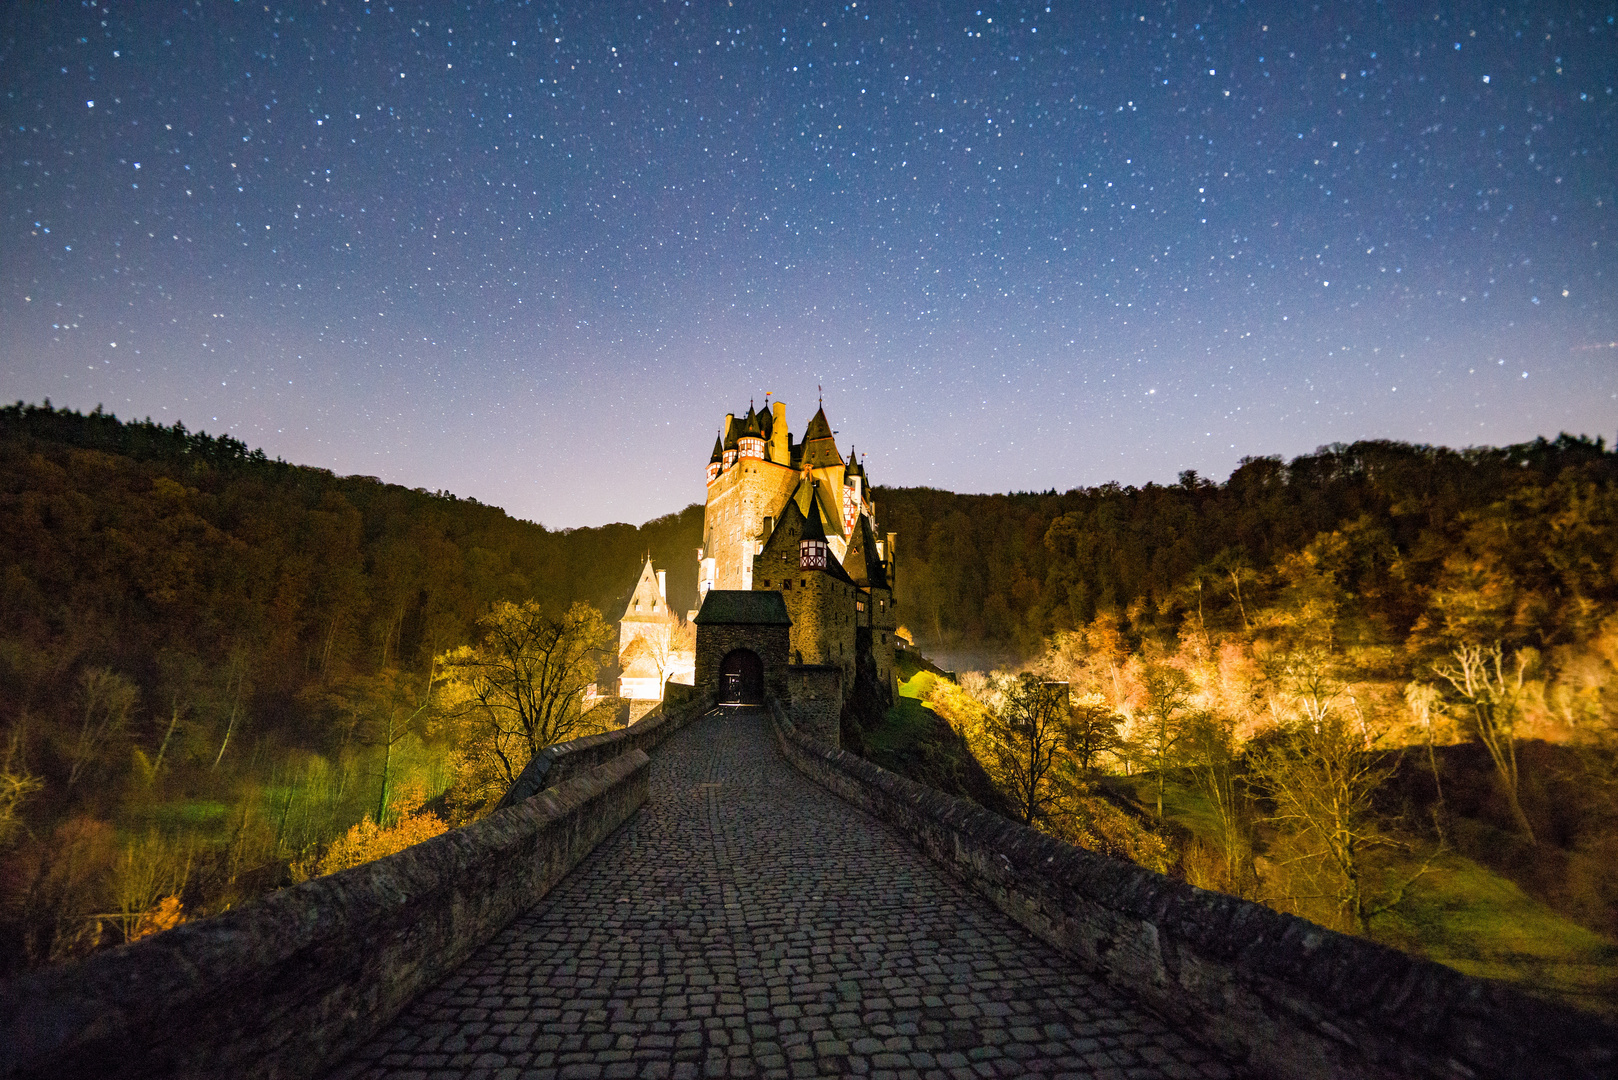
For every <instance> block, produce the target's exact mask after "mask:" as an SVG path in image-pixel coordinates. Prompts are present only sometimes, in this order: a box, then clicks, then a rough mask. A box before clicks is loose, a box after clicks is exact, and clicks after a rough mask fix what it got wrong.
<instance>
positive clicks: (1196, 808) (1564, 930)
mask: <svg viewBox="0 0 1618 1080" xmlns="http://www.w3.org/2000/svg"><path fill="white" fill-rule="evenodd" d="M1108 784H1109V786H1110V787H1112V788H1113V789H1114V790H1125V791H1129V792H1131V794H1132V795H1133V797H1134V798H1135V799H1136V800H1137V801H1138V802H1139V803H1140V804H1141V805H1142V806H1146V805H1147V804H1149V803H1151V802H1152V801H1153V800H1155V798H1156V789H1155V788H1154V787H1153V786H1152V781H1151V779H1150V778H1149V777H1144V776H1135V777H1112V778H1109V780H1108ZM1163 811H1164V817H1166V818H1167V819H1168V821H1169V822H1170V823H1171V824H1172V825H1174V826H1178V827H1179V828H1181V829H1185V830H1187V831H1189V832H1191V833H1192V834H1194V835H1196V836H1197V837H1199V838H1201V839H1202V840H1204V841H1205V842H1207V843H1209V844H1210V845H1213V844H1216V843H1217V836H1218V826H1217V823H1216V820H1215V817H1214V814H1213V809H1212V807H1211V806H1210V805H1209V803H1208V800H1207V799H1206V798H1205V797H1204V796H1203V795H1202V793H1201V792H1199V791H1197V790H1196V789H1195V788H1192V787H1189V786H1186V785H1183V784H1177V783H1172V782H1171V783H1169V784H1168V785H1167V786H1166V789H1165V792H1164V800H1163ZM1419 866H1420V858H1419V857H1418V855H1417V854H1416V853H1405V852H1383V853H1380V856H1379V857H1378V858H1377V859H1376V860H1374V862H1373V871H1374V875H1375V877H1376V878H1379V879H1381V880H1385V881H1400V880H1403V879H1405V878H1408V877H1409V876H1410V875H1411V874H1413V873H1414V872H1415V871H1416V869H1417V868H1418V867H1419ZM1371 936H1372V938H1373V939H1374V940H1376V941H1379V942H1381V943H1383V944H1385V945H1391V946H1393V947H1394V948H1397V949H1402V950H1404V951H1405V952H1409V953H1414V954H1415V955H1417V956H1423V957H1426V958H1427V959H1429V960H1434V961H1437V962H1438V963H1441V964H1445V965H1447V966H1449V967H1452V968H1454V969H1456V970H1457V971H1462V972H1465V973H1466V974H1468V975H1479V976H1483V977H1485V978H1490V979H1500V980H1503V981H1505V982H1510V983H1515V984H1517V985H1518V986H1519V987H1521V988H1522V989H1525V990H1528V991H1530V992H1532V993H1537V994H1541V995H1543V996H1546V997H1550V998H1554V999H1559V1000H1562V1001H1565V1002H1567V1003H1569V1004H1573V1005H1577V1006H1579V1007H1581V1008H1585V1009H1590V1010H1592V1011H1596V1012H1600V1013H1603V1014H1605V1015H1608V1016H1614V1017H1618V942H1614V941H1613V940H1612V939H1610V938H1608V937H1605V936H1603V935H1601V934H1599V933H1597V932H1595V931H1594V930H1591V929H1589V928H1588V927H1585V926H1581V925H1579V924H1578V923H1577V922H1574V921H1573V920H1572V919H1569V918H1567V917H1566V916H1565V915H1562V914H1559V913H1558V912H1556V911H1555V910H1553V909H1552V908H1551V907H1549V906H1548V905H1546V904H1544V903H1542V902H1541V901H1539V900H1536V899H1535V898H1533V897H1532V896H1529V895H1528V894H1527V893H1525V892H1524V891H1523V890H1522V889H1521V888H1519V887H1518V886H1517V885H1516V883H1514V882H1512V881H1511V880H1510V879H1509V878H1506V877H1504V876H1502V875H1500V874H1498V873H1496V872H1494V871H1493V870H1490V869H1489V868H1488V867H1486V866H1483V865H1482V864H1480V863H1478V862H1475V861H1474V860H1472V859H1469V858H1466V857H1465V856H1462V855H1457V854H1453V853H1451V854H1446V855H1443V856H1441V857H1439V858H1438V859H1437V860H1435V861H1434V863H1433V865H1432V867H1431V868H1430V869H1429V870H1428V872H1427V873H1426V874H1425V875H1424V876H1423V877H1421V878H1420V879H1419V880H1417V881H1416V883H1415V884H1414V885H1412V886H1411V887H1410V889H1409V890H1408V891H1407V893H1406V895H1405V898H1404V900H1403V902H1402V903H1400V904H1399V905H1398V906H1397V907H1396V908H1394V909H1393V910H1392V911H1389V912H1386V913H1384V914H1382V915H1379V916H1377V917H1376V919H1375V920H1374V921H1373V922H1372V927H1371Z"/></svg>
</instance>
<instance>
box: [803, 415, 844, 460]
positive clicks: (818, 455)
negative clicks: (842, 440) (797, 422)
mask: <svg viewBox="0 0 1618 1080" xmlns="http://www.w3.org/2000/svg"><path fill="white" fill-rule="evenodd" d="M842 463H843V455H842V454H839V453H838V452H837V440H836V439H835V438H833V436H832V430H831V424H830V422H829V421H827V419H826V410H825V408H824V407H822V408H820V409H817V410H816V411H815V415H814V416H813V417H812V418H811V419H810V420H809V426H808V427H806V428H804V431H803V464H804V466H805V467H807V468H811V469H822V468H825V467H827V466H829V465H841V464H842Z"/></svg>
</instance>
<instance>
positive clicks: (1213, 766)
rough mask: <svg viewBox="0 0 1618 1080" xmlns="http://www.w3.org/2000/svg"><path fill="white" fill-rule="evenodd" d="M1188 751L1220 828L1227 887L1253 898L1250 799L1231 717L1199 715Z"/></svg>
mask: <svg viewBox="0 0 1618 1080" xmlns="http://www.w3.org/2000/svg"><path fill="white" fill-rule="evenodd" d="M1185 741H1186V750H1187V754H1188V756H1189V757H1190V758H1191V760H1192V763H1193V775H1195V777H1196V780H1197V786H1198V787H1200V788H1201V789H1202V792H1203V794H1204V795H1206V796H1207V797H1208V803H1209V805H1210V806H1212V807H1213V811H1214V819H1215V821H1216V822H1217V823H1218V825H1219V848H1220V854H1221V855H1222V856H1223V857H1224V860H1225V883H1224V884H1225V886H1226V887H1227V888H1228V889H1229V891H1230V892H1231V893H1233V894H1235V895H1236V896H1242V897H1251V896H1252V895H1253V894H1254V889H1253V885H1254V884H1255V880H1254V871H1253V845H1252V837H1251V835H1250V830H1249V826H1248V820H1249V819H1248V811H1247V805H1246V804H1247V800H1246V799H1245V798H1244V796H1243V794H1242V791H1241V789H1240V786H1239V778H1238V775H1237V772H1238V768H1237V766H1238V758H1239V756H1238V754H1237V750H1236V740H1235V736H1234V733H1233V731H1232V725H1231V722H1230V720H1229V718H1227V717H1224V716H1220V715H1218V714H1217V713H1211V712H1199V713H1197V714H1196V715H1194V716H1193V717H1192V718H1191V720H1190V723H1189V724H1188V725H1187V731H1186V740H1185Z"/></svg>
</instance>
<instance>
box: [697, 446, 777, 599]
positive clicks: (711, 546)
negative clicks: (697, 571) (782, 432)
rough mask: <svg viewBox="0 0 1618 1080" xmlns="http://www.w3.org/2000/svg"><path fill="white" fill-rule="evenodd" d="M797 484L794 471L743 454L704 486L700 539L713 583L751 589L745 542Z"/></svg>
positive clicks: (747, 544) (751, 538)
mask: <svg viewBox="0 0 1618 1080" xmlns="http://www.w3.org/2000/svg"><path fill="white" fill-rule="evenodd" d="M797 483H798V474H797V472H796V471H795V470H793V469H790V468H787V467H785V466H781V465H776V464H773V463H771V462H767V461H759V460H757V459H756V458H748V459H744V460H742V461H738V462H737V463H736V464H735V465H733V466H731V467H730V469H729V471H727V472H725V473H724V474H723V475H721V476H720V477H719V479H718V480H715V481H714V482H713V483H712V484H711V485H710V486H709V488H708V502H707V508H706V510H705V511H704V513H703V519H702V538H703V552H704V554H705V555H707V556H708V557H709V558H711V559H713V560H714V583H713V587H714V588H716V589H748V588H752V581H751V577H750V575H749V574H748V573H747V570H748V567H749V566H750V565H751V563H750V562H749V560H748V557H747V551H748V550H749V545H751V544H753V543H754V542H755V538H756V537H757V536H758V534H759V530H760V529H761V528H762V526H763V524H764V518H765V517H766V516H768V515H772V514H776V513H777V512H778V511H777V509H776V508H777V507H779V506H780V505H781V504H782V503H784V502H786V498H787V496H788V495H790V494H791V493H792V489H793V488H794V487H795V486H797ZM744 581H745V582H746V583H745V584H744Z"/></svg>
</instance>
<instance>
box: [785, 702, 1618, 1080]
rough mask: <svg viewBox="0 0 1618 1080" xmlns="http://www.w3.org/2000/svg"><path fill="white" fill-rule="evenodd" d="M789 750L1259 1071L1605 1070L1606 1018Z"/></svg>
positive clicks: (842, 763) (1100, 968)
mask: <svg viewBox="0 0 1618 1080" xmlns="http://www.w3.org/2000/svg"><path fill="white" fill-rule="evenodd" d="M771 714H772V716H773V718H774V720H775V724H776V732H777V737H778V741H779V743H780V746H781V750H782V753H783V754H784V755H785V756H786V758H787V760H788V761H789V762H791V763H792V764H793V765H794V766H795V767H796V768H797V769H799V770H800V771H801V772H803V773H804V774H805V775H806V776H808V777H809V778H810V779H812V780H814V781H816V782H817V783H819V784H820V785H821V786H823V787H825V788H827V789H829V790H830V791H832V792H834V793H835V794H837V795H839V796H841V797H842V798H844V799H846V800H847V801H849V802H851V803H853V804H854V805H856V806H859V807H861V808H862V809H864V810H866V811H867V812H869V813H871V814H872V815H874V816H875V817H877V818H879V819H880V820H882V821H885V822H887V823H888V824H889V825H891V826H893V827H894V828H896V829H898V830H899V832H900V833H901V834H903V835H904V836H905V837H907V838H908V839H909V840H910V841H911V842H912V843H914V844H915V845H916V846H917V847H919V848H921V849H922V850H923V851H925V852H926V853H927V854H928V855H930V856H931V857H932V858H933V859H935V860H936V861H937V862H939V863H941V864H942V865H943V866H944V867H945V868H946V869H948V870H950V871H951V872H952V873H953V874H954V875H955V876H956V877H957V878H959V879H960V880H961V881H962V882H964V883H965V884H966V885H967V886H969V887H970V888H972V889H973V890H974V891H975V892H977V893H979V894H980V895H982V896H984V897H985V898H987V899H988V900H989V901H990V902H991V903H993V904H994V905H995V906H996V907H998V908H999V909H1000V910H1001V911H1004V912H1005V913H1006V914H1008V915H1010V916H1011V917H1012V918H1013V919H1015V920H1017V922H1019V923H1021V924H1022V925H1023V926H1024V927H1026V928H1027V929H1028V930H1030V931H1032V932H1033V933H1034V934H1035V935H1037V936H1039V937H1040V938H1043V939H1044V940H1045V941H1047V942H1049V943H1050V944H1052V945H1054V946H1056V947H1057V948H1059V949H1061V950H1062V951H1063V952H1065V953H1067V954H1069V955H1070V956H1073V957H1074V958H1076V959H1077V960H1079V961H1080V962H1082V963H1084V964H1085V965H1086V966H1087V967H1089V968H1091V969H1092V970H1094V971H1095V972H1096V973H1097V974H1099V975H1101V976H1102V977H1104V978H1105V979H1107V980H1108V981H1109V982H1110V983H1112V984H1113V985H1115V986H1117V987H1118V988H1120V989H1121V990H1124V991H1125V992H1127V993H1128V994H1130V995H1131V996H1132V997H1134V998H1135V999H1136V1000H1138V1001H1142V1002H1144V1003H1146V1004H1148V1005H1150V1006H1152V1007H1153V1008H1154V1009H1156V1010H1157V1011H1158V1012H1160V1013H1161V1014H1162V1015H1164V1016H1165V1017H1167V1018H1169V1019H1170V1020H1172V1021H1174V1022H1176V1023H1178V1024H1181V1025H1183V1026H1184V1027H1185V1028H1186V1029H1187V1030H1188V1031H1189V1032H1190V1033H1192V1034H1194V1035H1196V1036H1197V1037H1199V1038H1201V1039H1203V1040H1205V1041H1207V1042H1209V1043H1211V1044H1213V1045H1215V1046H1217V1047H1219V1048H1221V1049H1222V1050H1224V1051H1226V1052H1227V1053H1230V1054H1231V1055H1233V1056H1234V1057H1236V1058H1237V1060H1239V1061H1242V1062H1245V1064H1246V1066H1247V1067H1248V1068H1249V1069H1251V1070H1253V1072H1254V1073H1256V1074H1257V1075H1260V1076H1270V1077H1289V1078H1290V1077H1321V1078H1325V1077H1333V1078H1346V1077H1365V1078H1378V1080H1393V1078H1400V1080H1403V1078H1410V1077H1432V1078H1438V1077H1443V1078H1454V1080H1461V1078H1467V1080H1473V1078H1477V1080H1482V1078H1502V1080H1503V1078H1507V1077H1511V1078H1518V1077H1521V1078H1527V1077H1534V1078H1545V1080H1563V1078H1565V1080H1574V1078H1587V1077H1595V1076H1611V1075H1614V1071H1615V1068H1618V1030H1615V1029H1614V1028H1613V1027H1611V1026H1610V1025H1608V1024H1606V1023H1604V1022H1602V1021H1601V1020H1599V1019H1597V1018H1595V1017H1593V1016H1588V1015H1585V1014H1583V1013H1580V1012H1578V1011H1576V1010H1573V1009H1570V1008H1566V1007H1562V1006H1558V1005H1554V1004H1551V1003H1548V1002H1544V1001H1541V1000H1539V999H1537V998H1533V997H1529V996H1528V995H1526V994H1523V993H1521V992H1520V991H1517V990H1515V989H1513V988H1512V987H1509V986H1507V985H1505V984H1503V983H1498V982H1494V981H1491V980H1486V979H1476V978H1471V977H1469V976H1466V975H1462V974H1460V973H1459V972H1457V971H1454V970H1452V969H1450V968H1446V967H1442V966H1440V965H1438V964H1434V963H1430V962H1428V961H1425V960H1420V959H1417V958H1415V957H1412V956H1408V955H1406V954H1404V953H1400V952H1397V951H1395V950H1393V949H1389V948H1386V947H1384V946H1381V945H1377V944H1375V943H1373V942H1369V941H1366V940H1364V939H1361V938H1354V937H1349V936H1347V935H1344V934H1339V933H1335V932H1333V931H1330V930H1327V929H1325V928H1323V927H1320V926H1317V925H1315V924H1314V923H1311V922H1308V921H1306V920H1304V919H1299V918H1296V917H1294V916H1291V915H1284V914H1282V913H1280V912H1277V911H1273V910H1271V909H1270V908H1266V907H1263V906H1262V905H1259V904H1254V903H1250V902H1248V901H1244V900H1239V899H1236V898H1235V897H1231V896H1225V895H1222V894H1218V893H1210V892H1204V891H1203V890H1201V889H1196V888H1193V887H1192V886H1190V885H1187V884H1185V883H1184V882H1180V881H1175V880H1173V879H1172V878H1168V877H1165V876H1163V875H1161V874H1155V873H1153V872H1151V871H1149V870H1146V869H1144V868H1143V867H1139V866H1136V865H1134V864H1132V863H1127V862H1122V861H1119V860H1116V859H1111V858H1108V857H1107V856H1104V855H1099V854H1096V853H1095V852H1091V851H1086V850H1083V849H1081V848H1075V847H1072V846H1070V845H1068V844H1064V843H1062V842H1060V841H1058V840H1055V839H1053V838H1051V837H1049V836H1046V835H1044V834H1042V833H1039V832H1036V831H1034V830H1032V829H1028V828H1025V827H1023V826H1021V825H1018V824H1016V823H1014V822H1011V821H1008V820H1006V819H1004V818H1001V817H999V816H998V815H996V814H992V813H990V812H989V811H987V810H984V809H982V808H981V807H978V806H974V805H973V804H971V803H968V802H965V801H963V800H960V799H956V798H954V797H952V796H949V795H945V794H944V793H942V792H940V791H936V790H934V789H932V788H929V787H926V786H924V785H921V784H917V783H914V782H912V781H909V780H906V779H904V778H902V777H899V776H896V775H894V774H893V773H890V772H887V771H886V770H884V769H881V768H878V767H877V766H875V765H872V764H871V763H870V762H868V761H865V760H863V759H861V758H858V757H855V756H854V755H852V754H849V753H846V752H844V751H842V750H839V749H837V748H835V747H832V746H829V745H827V744H825V743H823V742H819V741H817V740H814V739H811V738H809V737H808V736H807V735H806V734H805V733H803V732H801V731H798V730H797V729H796V728H795V727H794V726H793V724H792V722H791V720H790V719H789V718H788V716H787V715H786V713H785V711H784V709H783V708H782V706H781V705H780V704H779V703H778V702H775V701H772V702H771Z"/></svg>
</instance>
